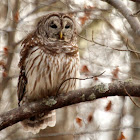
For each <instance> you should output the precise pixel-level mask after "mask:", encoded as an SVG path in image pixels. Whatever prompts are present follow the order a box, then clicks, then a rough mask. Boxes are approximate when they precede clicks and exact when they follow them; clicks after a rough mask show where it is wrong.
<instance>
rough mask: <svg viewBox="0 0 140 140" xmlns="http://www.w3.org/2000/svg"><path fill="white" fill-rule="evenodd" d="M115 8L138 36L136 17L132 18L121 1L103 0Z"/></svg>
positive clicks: (139, 24)
mask: <svg viewBox="0 0 140 140" xmlns="http://www.w3.org/2000/svg"><path fill="white" fill-rule="evenodd" d="M103 1H105V2H107V3H109V4H110V5H112V6H113V7H114V8H116V9H117V10H118V11H119V12H120V13H121V14H122V15H123V16H124V17H125V18H126V19H127V21H128V23H129V24H130V25H131V27H132V29H133V30H134V31H135V32H136V34H137V35H139V36H140V22H139V20H138V18H137V17H134V16H132V14H133V13H132V11H131V10H130V8H128V7H127V6H126V5H125V4H124V3H123V2H122V1H121V0H103Z"/></svg>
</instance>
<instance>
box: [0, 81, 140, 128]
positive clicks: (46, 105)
mask: <svg viewBox="0 0 140 140" xmlns="http://www.w3.org/2000/svg"><path fill="white" fill-rule="evenodd" d="M116 95H117V96H135V97H140V84H139V85H138V84H134V82H131V81H126V82H121V81H118V82H114V83H110V84H103V83H101V84H99V85H95V86H93V87H90V88H83V89H79V90H75V91H70V92H68V93H67V94H61V95H59V96H56V97H50V98H48V99H43V100H40V101H36V102H32V103H29V104H26V105H22V106H20V107H17V108H15V109H13V110H10V111H7V112H5V113H3V114H1V115H0V130H2V129H4V128H6V127H8V126H11V125H13V124H15V123H17V122H19V121H22V120H24V119H27V118H30V117H32V116H34V115H36V114H38V113H42V112H46V111H50V110H53V109H58V108H62V107H65V106H69V105H73V104H77V103H80V102H86V101H93V100H95V99H98V98H102V97H108V96H116Z"/></svg>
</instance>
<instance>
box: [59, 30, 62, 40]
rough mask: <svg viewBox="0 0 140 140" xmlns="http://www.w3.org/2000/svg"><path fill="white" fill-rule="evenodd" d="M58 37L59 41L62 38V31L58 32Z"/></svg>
mask: <svg viewBox="0 0 140 140" xmlns="http://www.w3.org/2000/svg"><path fill="white" fill-rule="evenodd" d="M59 37H60V39H62V38H63V33H62V31H60V33H59Z"/></svg>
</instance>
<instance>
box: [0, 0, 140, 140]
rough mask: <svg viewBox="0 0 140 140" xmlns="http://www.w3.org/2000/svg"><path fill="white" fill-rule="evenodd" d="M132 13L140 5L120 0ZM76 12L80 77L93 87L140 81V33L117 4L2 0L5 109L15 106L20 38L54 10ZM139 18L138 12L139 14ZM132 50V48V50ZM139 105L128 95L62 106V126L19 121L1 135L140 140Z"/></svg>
mask: <svg viewBox="0 0 140 140" xmlns="http://www.w3.org/2000/svg"><path fill="white" fill-rule="evenodd" d="M121 1H122V2H123V3H124V4H125V6H126V7H124V9H125V8H129V9H131V11H132V13H135V12H137V11H138V10H139V9H140V4H138V3H135V2H132V1H130V0H121ZM54 11H57V12H64V13H69V14H70V15H72V16H73V18H74V19H75V22H76V26H77V32H78V46H79V51H80V59H81V67H80V72H81V77H82V78H84V77H88V76H93V75H98V74H100V73H102V72H103V71H105V73H104V74H103V75H102V76H100V77H98V78H97V77H96V78H94V79H90V80H84V81H80V86H81V88H82V87H89V86H93V85H95V84H98V83H101V82H102V83H111V82H114V81H116V80H128V79H129V80H131V79H135V80H137V81H139V79H140V78H139V77H140V60H139V58H140V55H139V53H136V52H137V51H139V50H140V39H139V36H138V35H136V33H135V32H134V31H133V30H132V28H131V27H130V24H129V23H128V22H127V20H126V19H125V18H124V17H123V16H122V15H121V13H120V12H118V11H117V10H116V9H115V8H114V7H112V6H111V5H109V4H108V3H106V2H103V1H100V0H0V114H2V113H3V112H6V111H8V110H10V109H13V108H16V107H17V104H18V101H17V95H16V92H17V80H18V74H19V68H18V62H19V59H20V55H19V52H20V50H21V42H22V41H23V39H24V38H25V37H26V36H27V35H28V34H29V33H30V32H31V31H33V30H34V29H35V28H36V24H37V22H38V21H39V18H40V17H41V16H43V15H46V14H48V13H50V12H54ZM137 17H138V18H139V15H138V14H137ZM129 50H133V51H129ZM137 101H138V102H139V101H140V100H139V99H137ZM139 116H140V109H139V108H138V107H137V106H135V105H134V103H133V102H132V101H131V100H130V98H129V97H117V96H115V97H108V98H103V99H99V100H96V101H93V102H86V103H81V104H78V105H73V106H70V107H65V108H62V109H58V110H57V125H56V126H55V127H54V128H47V129H46V130H43V131H41V132H40V133H39V134H37V135H33V134H31V133H28V132H26V131H24V130H23V128H22V126H21V125H20V123H17V124H15V125H13V126H10V127H8V128H6V129H4V130H2V131H1V132H0V140H50V139H51V140H140V117H139Z"/></svg>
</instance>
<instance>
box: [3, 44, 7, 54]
mask: <svg viewBox="0 0 140 140" xmlns="http://www.w3.org/2000/svg"><path fill="white" fill-rule="evenodd" d="M3 51H4V54H5V55H6V56H7V55H8V47H7V46H5V47H4V48H3Z"/></svg>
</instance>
